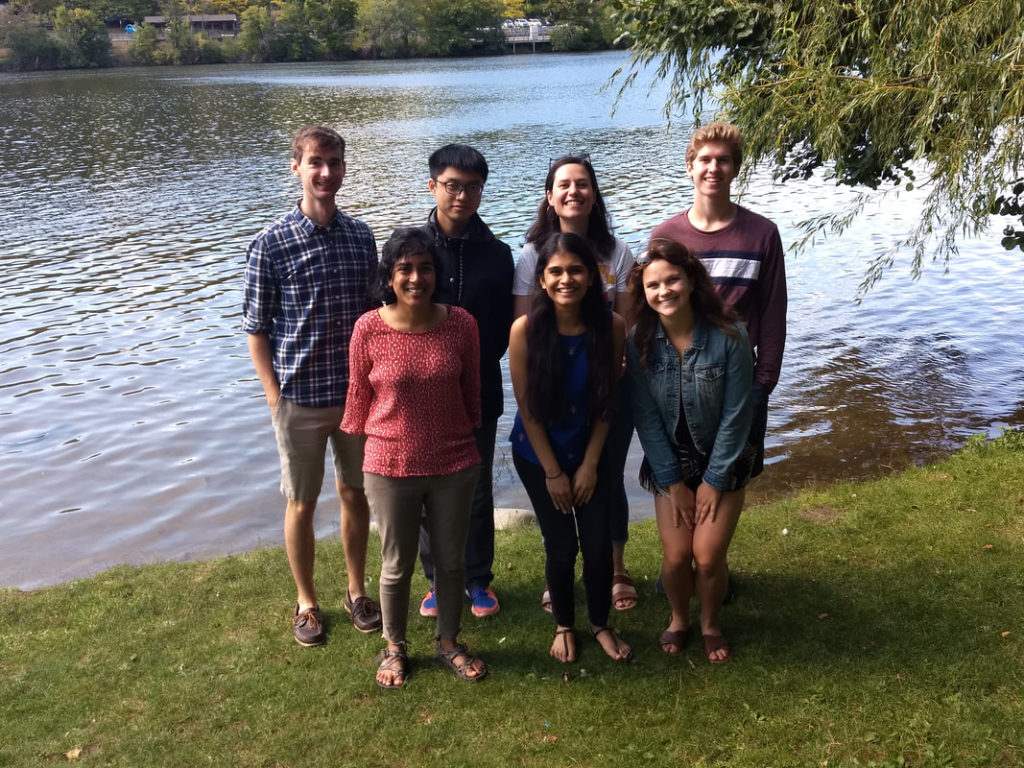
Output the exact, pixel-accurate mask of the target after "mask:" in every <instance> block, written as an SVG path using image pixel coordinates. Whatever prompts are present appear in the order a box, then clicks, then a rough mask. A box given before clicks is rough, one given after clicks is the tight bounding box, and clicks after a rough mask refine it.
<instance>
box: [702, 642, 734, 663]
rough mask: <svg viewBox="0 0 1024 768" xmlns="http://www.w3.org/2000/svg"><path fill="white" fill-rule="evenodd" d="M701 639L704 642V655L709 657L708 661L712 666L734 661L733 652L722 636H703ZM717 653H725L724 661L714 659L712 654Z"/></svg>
mask: <svg viewBox="0 0 1024 768" xmlns="http://www.w3.org/2000/svg"><path fill="white" fill-rule="evenodd" d="M701 639H702V640H703V641H704V655H705V656H707V657H708V661H710V662H711V663H712V664H725V663H726V662H727V661H732V651H730V650H729V644H728V643H727V642H725V638H724V637H722V636H721V635H701ZM715 651H725V658H724V659H712V658H711V654H712V653H714V652H715Z"/></svg>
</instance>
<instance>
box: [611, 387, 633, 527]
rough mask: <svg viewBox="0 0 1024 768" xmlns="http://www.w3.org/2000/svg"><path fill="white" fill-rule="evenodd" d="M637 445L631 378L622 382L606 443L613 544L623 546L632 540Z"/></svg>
mask: <svg viewBox="0 0 1024 768" xmlns="http://www.w3.org/2000/svg"><path fill="white" fill-rule="evenodd" d="M632 442H633V401H632V398H631V397H630V392H629V379H628V378H626V377H625V376H623V377H622V378H621V379H620V380H619V394H618V406H617V408H616V411H615V417H614V418H613V419H612V423H611V426H610V427H609V428H608V439H607V440H605V442H604V454H605V460H606V461H607V463H608V478H609V489H608V491H609V494H610V499H611V501H610V505H609V510H608V512H609V518H608V519H609V521H610V524H611V534H612V545H613V546H616V547H623V546H625V545H626V542H627V541H629V497H628V496H627V495H626V478H625V472H626V458H627V457H628V456H629V446H630V443H632Z"/></svg>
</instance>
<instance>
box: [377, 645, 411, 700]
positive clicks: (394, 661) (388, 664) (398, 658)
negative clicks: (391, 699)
mask: <svg viewBox="0 0 1024 768" xmlns="http://www.w3.org/2000/svg"><path fill="white" fill-rule="evenodd" d="M377 658H378V659H380V666H379V667H377V672H393V673H394V674H395V677H398V676H399V675H401V677H402V682H400V683H398V684H397V685H396V684H395V683H394V682H392V684H391V685H388V684H387V683H382V682H381V681H380V680H377V687H378V688H381V689H383V690H385V691H395V690H398V689H399V688H404V687H405V684H406V682H408V680H409V655H408V654H407V653H406V650H405V643H402V644H401V647H400V648H399V649H398V650H397V651H393V650H391V649H390V648H385V649H384V650H383V651H381V652H380V654H379V655H378V656H377ZM391 679H392V681H393V680H394V679H395V678H394V677H393V678H391Z"/></svg>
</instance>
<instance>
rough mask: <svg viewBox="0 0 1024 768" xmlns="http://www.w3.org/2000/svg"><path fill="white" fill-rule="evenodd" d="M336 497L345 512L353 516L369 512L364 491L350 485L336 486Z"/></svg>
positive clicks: (340, 484)
mask: <svg viewBox="0 0 1024 768" xmlns="http://www.w3.org/2000/svg"><path fill="white" fill-rule="evenodd" d="M338 497H339V498H340V499H341V503H342V505H343V506H344V507H345V509H346V511H348V512H351V513H354V514H362V513H363V512H364V511H365V512H369V510H370V505H369V503H368V502H367V500H366V491H365V490H363V489H362V488H354V487H352V486H351V485H344V484H342V483H339V484H338Z"/></svg>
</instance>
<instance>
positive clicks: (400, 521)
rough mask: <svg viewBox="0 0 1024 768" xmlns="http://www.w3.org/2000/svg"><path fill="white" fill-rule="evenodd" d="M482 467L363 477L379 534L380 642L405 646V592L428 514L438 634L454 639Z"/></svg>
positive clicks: (456, 634)
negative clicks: (445, 472)
mask: <svg viewBox="0 0 1024 768" xmlns="http://www.w3.org/2000/svg"><path fill="white" fill-rule="evenodd" d="M479 477H480V465H479V464H477V465H475V466H472V467H469V468H468V469H464V470H462V471H461V472H456V473H455V474H453V475H428V476H426V477H384V476H382V475H376V474H373V473H371V472H367V473H366V474H365V475H364V481H365V484H366V495H367V497H368V498H369V500H370V508H371V509H372V510H373V516H374V519H376V521H377V527H378V528H379V530H380V554H381V568H380V607H381V613H382V614H383V619H384V638H385V639H386V640H387V641H388V642H390V643H402V642H405V640H406V639H407V638H406V628H407V627H408V624H409V591H410V584H411V582H412V574H413V570H414V569H415V567H416V552H417V545H418V541H419V529H420V519H421V515H422V514H423V513H424V511H425V513H426V525H427V531H428V533H429V535H430V550H431V552H432V553H433V555H434V589H435V590H436V595H437V635H438V637H444V638H451V639H454V638H456V637H458V635H459V630H460V629H461V622H462V603H463V597H462V589H463V574H464V571H465V563H466V561H465V550H466V531H467V530H468V527H469V512H470V506H471V505H472V502H473V491H474V489H475V488H476V483H477V480H478V479H479Z"/></svg>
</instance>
